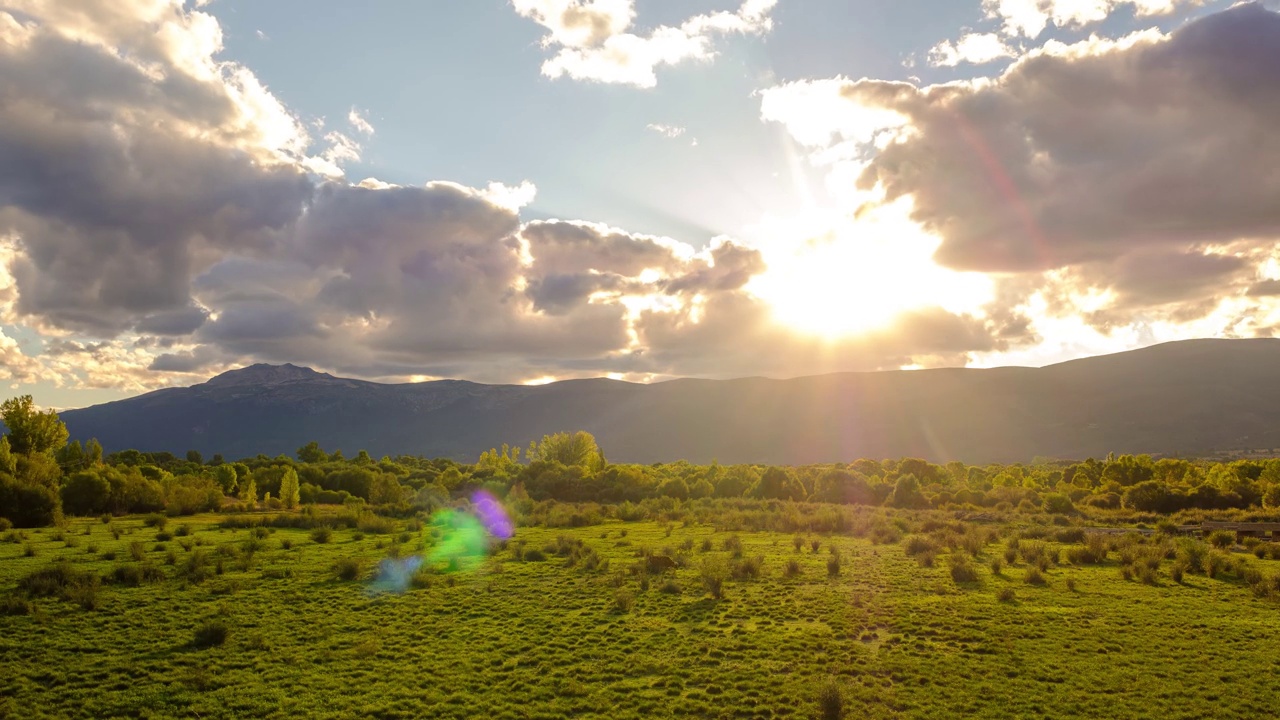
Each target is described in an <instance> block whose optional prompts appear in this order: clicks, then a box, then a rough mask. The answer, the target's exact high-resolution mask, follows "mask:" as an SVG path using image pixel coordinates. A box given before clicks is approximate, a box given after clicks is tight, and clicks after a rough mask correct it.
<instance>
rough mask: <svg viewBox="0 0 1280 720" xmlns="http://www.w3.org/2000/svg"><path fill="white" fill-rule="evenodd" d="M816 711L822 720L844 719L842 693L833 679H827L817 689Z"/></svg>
mask: <svg viewBox="0 0 1280 720" xmlns="http://www.w3.org/2000/svg"><path fill="white" fill-rule="evenodd" d="M818 710H819V711H820V712H821V713H822V720H840V718H842V717H844V692H843V691H842V690H841V689H840V683H838V682H836V679H835V678H828V679H827V680H826V682H824V683H822V685H821V686H820V687H819V688H818Z"/></svg>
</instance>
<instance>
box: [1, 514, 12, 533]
mask: <svg viewBox="0 0 1280 720" xmlns="http://www.w3.org/2000/svg"><path fill="white" fill-rule="evenodd" d="M12 529H13V523H12V522H10V520H9V518H7V517H0V532H8V531H10V530H12Z"/></svg>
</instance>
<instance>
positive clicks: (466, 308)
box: [0, 0, 1252, 391]
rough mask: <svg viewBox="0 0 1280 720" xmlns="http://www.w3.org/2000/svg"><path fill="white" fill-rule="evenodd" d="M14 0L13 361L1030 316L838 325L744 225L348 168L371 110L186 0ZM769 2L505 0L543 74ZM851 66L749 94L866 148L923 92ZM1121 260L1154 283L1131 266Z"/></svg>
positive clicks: (736, 21)
mask: <svg viewBox="0 0 1280 720" xmlns="http://www.w3.org/2000/svg"><path fill="white" fill-rule="evenodd" d="M14 4H16V5H17V12H18V13H20V17H21V18H22V19H21V21H19V20H18V17H19V15H16V14H11V13H9V12H0V40H2V41H0V264H2V265H3V270H2V271H0V321H2V322H3V323H4V324H6V325H9V324H13V325H17V326H19V328H20V330H21V331H22V332H24V333H28V334H29V335H36V336H38V337H40V338H41V342H40V343H39V345H41V346H42V347H40V348H34V347H31V346H29V345H28V344H27V343H25V342H24V343H19V342H18V341H17V340H16V339H14V337H15V335H16V336H17V337H27V336H29V335H18V334H17V333H8V334H4V335H0V363H3V365H4V368H5V370H4V371H3V372H4V373H7V375H4V377H6V379H17V380H19V381H21V382H29V381H30V379H32V378H39V379H45V380H52V381H54V382H57V383H61V384H65V385H69V386H70V385H78V386H83V387H89V386H92V387H110V388H115V389H120V390H129V391H136V390H141V389H149V388H154V387H158V386H163V385H167V384H174V383H187V382H190V381H191V380H192V379H193V378H195V377H198V376H199V375H200V374H203V373H210V372H216V371H218V370H220V369H224V368H226V367H229V366H231V365H233V364H238V363H242V362H247V361H291V362H295V363H300V364H307V365H313V366H318V367H321V368H324V369H326V370H331V371H337V372H342V373H344V374H351V375H358V376H364V377H385V378H395V377H400V378H407V377H411V376H429V377H449V376H455V377H456V376H462V377H467V378H470V379H475V380H482V381H518V380H523V379H527V378H530V377H539V376H555V377H563V376H574V375H602V374H605V373H618V374H622V375H625V376H628V377H668V376H673V375H688V374H698V375H708V376H720V377H723V376H729V375H741V374H760V373H769V374H776V375H795V374H804V373H807V372H821V371H828V370H849V369H863V370H870V369H878V368H885V367H897V366H899V365H902V364H921V365H929V364H938V363H946V362H958V361H963V360H964V359H965V358H968V357H970V356H971V355H972V354H974V353H983V352H990V351H993V350H998V349H1000V348H1002V347H1006V346H1008V345H1009V344H1011V343H1016V342H1020V341H1022V340H1023V339H1025V338H1026V337H1028V336H1029V333H1030V331H1029V330H1028V328H1027V324H1026V321H1025V317H1024V315H1023V314H1021V313H1019V312H1018V310H1017V308H1016V307H1012V306H1010V307H1003V308H995V307H993V308H990V309H983V310H981V311H977V310H974V311H964V310H958V309H956V308H948V309H943V308H918V307H917V308H911V309H909V310H907V311H905V312H904V313H902V314H901V317H900V318H899V322H897V323H894V324H892V325H889V326H885V327H882V328H878V329H876V330H874V331H873V332H870V333H868V334H866V335H864V336H861V337H856V338H844V339H839V340H830V339H824V338H821V337H818V336H816V335H806V334H802V333H797V332H796V331H795V330H794V329H793V328H792V327H789V326H788V325H786V324H785V323H783V322H781V321H780V320H779V318H778V316H777V313H776V312H775V308H773V307H772V306H771V305H770V304H769V303H768V302H766V301H765V300H763V299H761V298H760V297H759V296H757V295H756V294H755V290H754V289H753V288H754V284H755V281H756V280H758V279H759V278H760V277H762V276H764V275H766V274H767V273H769V272H770V269H769V265H768V262H767V260H766V258H767V257H768V255H767V254H766V253H765V252H763V251H762V249H761V248H760V247H754V246H748V245H746V244H744V243H742V242H739V241H735V240H733V239H730V238H718V239H716V240H714V241H713V242H712V243H711V245H710V246H709V247H707V248H706V249H703V250H697V249H695V248H694V247H692V246H690V245H687V244H685V243H682V242H679V241H676V240H673V239H670V238H664V237H657V236H652V235H645V234H640V233H634V232H630V231H627V230H626V229H623V228H616V227H611V226H608V225H604V224H600V223H593V222H587V221H583V220H574V219H566V220H531V219H529V218H527V217H523V216H522V212H523V208H524V207H525V206H527V205H528V204H529V203H530V202H531V201H532V199H533V198H534V196H535V193H536V187H535V186H534V185H533V184H532V183H529V182H521V183H519V184H514V185H507V184H503V183H498V182H495V183H490V184H488V185H486V186H484V187H470V186H467V185H462V184H458V183H453V182H446V181H437V182H430V183H426V184H423V185H420V186H403V185H395V184H391V183H387V182H383V181H380V180H378V179H376V178H367V179H365V180H361V181H360V182H358V183H354V184H353V182H352V181H351V180H350V179H348V178H347V177H346V176H345V173H344V171H343V166H344V164H350V163H352V162H355V161H356V160H357V159H358V158H359V155H360V152H361V147H360V142H359V140H364V139H365V138H367V137H368V136H369V135H370V134H371V133H372V131H373V129H372V126H371V125H369V124H368V121H367V120H366V119H365V117H364V115H363V114H361V113H360V112H359V111H357V110H355V109H354V108H353V109H352V111H351V112H350V113H349V114H348V117H347V122H348V125H350V128H349V132H342V131H339V130H332V129H331V130H329V131H328V132H326V133H325V134H324V135H323V136H322V137H320V138H318V139H317V138H313V137H312V136H311V135H310V134H309V131H311V132H316V133H319V132H323V131H322V130H321V129H320V128H317V127H315V126H311V127H308V126H306V125H304V124H303V123H301V122H299V121H298V120H297V118H295V117H294V116H293V114H292V113H290V112H289V111H288V109H287V108H285V107H284V106H283V105H282V104H281V103H280V102H279V101H278V100H277V99H276V98H275V97H274V96H272V95H271V93H270V92H268V91H267V90H266V89H265V88H264V87H263V86H262V84H261V83H260V82H258V80H257V79H256V78H255V77H254V76H253V74H252V73H251V72H250V71H249V70H248V69H247V68H244V67H242V66H240V65H237V64H235V63H231V62H227V61H224V60H220V59H219V58H218V54H219V52H220V49H221V30H220V28H219V27H218V24H217V22H216V21H215V20H214V19H213V18H212V16H209V15H207V14H205V13H202V12H201V11H200V10H199V9H198V8H199V6H198V5H197V6H195V7H192V6H190V5H189V4H186V5H184V4H183V3H181V2H179V1H178V0H122V2H118V3H110V4H105V3H104V4H93V3H85V4H81V3H36V2H34V1H27V2H23V1H19V2H16V3H11V5H14ZM773 6H774V2H772V0H764V1H761V0H752V1H749V2H747V3H744V4H742V5H741V6H740V7H739V8H738V9H737V10H736V11H735V12H720V13H711V14H705V15H698V16H696V17H693V18H691V19H689V20H687V21H686V22H684V23H682V24H681V25H680V26H678V27H660V28H657V29H655V30H653V31H652V32H651V33H648V34H646V35H645V36H644V37H641V36H639V35H636V34H632V33H631V29H632V27H633V24H634V22H635V14H634V6H633V4H632V3H631V2H629V1H627V2H622V1H615V2H607V1H605V0H597V2H586V3H584V2H567V1H564V2H549V1H548V2H520V3H518V4H517V9H518V10H520V11H521V12H522V14H525V15H526V16H529V17H532V18H534V19H535V20H537V21H538V22H539V23H542V24H543V25H544V26H545V27H546V28H547V29H548V39H547V42H548V46H549V47H552V48H553V49H554V50H555V52H556V55H555V56H554V57H553V58H552V59H551V60H550V61H549V63H550V65H549V67H550V68H551V72H549V74H553V75H554V74H555V73H556V72H563V73H567V74H570V75H572V76H574V77H582V78H590V79H596V80H608V79H614V80H618V81H621V82H628V83H631V84H636V85H642V86H643V85H646V84H649V85H651V84H652V82H654V79H653V72H654V69H655V68H656V67H658V66H659V65H663V64H673V63H676V62H680V61H684V60H691V59H705V58H707V57H710V56H711V55H712V53H713V52H714V40H715V39H717V38H720V37H722V36H725V35H729V34H742V33H756V32H764V31H766V30H767V29H768V27H769V14H770V12H771V10H772V8H773ZM6 7H9V6H6ZM1063 57H1065V55H1064V56H1063ZM557 63H559V64H557ZM573 63H579V64H578V65H573ZM571 65H572V67H573V68H574V69H573V70H572V71H571V70H570V69H569V68H570V66H571ZM556 68H561V70H559V71H557V70H556ZM544 69H545V68H544ZM848 85H849V83H848V81H845V80H843V79H837V80H834V81H823V82H814V83H805V84H797V85H793V86H790V88H789V89H788V90H785V91H784V90H779V91H776V92H775V91H771V92H770V93H768V94H766V95H765V97H764V100H765V102H766V103H772V105H771V106H770V107H771V108H772V110H771V112H772V113H773V114H774V115H775V116H776V119H777V120H779V121H780V122H784V123H787V125H788V127H790V128H791V130H792V132H793V133H796V134H797V135H798V136H800V137H802V138H803V139H802V142H805V143H806V144H807V145H810V146H811V147H813V148H815V149H817V150H819V151H828V150H831V147H830V146H831V145H837V146H849V147H854V148H856V147H860V146H861V145H863V144H869V145H871V146H876V147H879V145H878V143H881V142H882V141H883V140H884V139H886V138H896V137H897V135H896V133H899V132H906V131H907V129H908V128H916V127H917V126H918V125H919V124H920V121H919V112H920V108H921V107H927V103H924V102H923V101H922V100H921V99H920V98H921V97H922V92H923V91H920V90H918V89H916V88H914V87H913V86H873V85H872V84H867V85H865V86H864V87H863V88H862V89H861V90H858V91H857V92H858V93H861V95H857V96H856V97H855V95H849V94H847V93H846V88H847V86H848ZM955 92H957V93H959V92H960V90H959V89H957V90H956V91H955ZM867 98H875V99H876V101H877V102H878V103H879V106H878V107H871V106H870V104H869V103H868V102H867ZM854 100H857V102H854ZM891 105H892V106H893V107H889V106H891ZM899 105H900V106H901V107H899ZM828 111H830V115H829V116H828V117H820V118H812V117H809V116H808V114H809V113H815V112H816V113H827V112H828ZM806 123H807V124H806ZM885 126H888V128H889V129H888V130H887V131H886V130H885V129H884V128H885ZM661 127H662V128H663V129H662V130H659V132H664V133H666V134H669V133H671V132H674V131H675V129H674V128H670V127H667V126H661ZM909 139H910V138H902V139H900V140H895V142H899V141H901V142H903V143H905V142H906V141H907V140H909ZM895 147H896V145H895ZM888 150H889V149H888V148H884V152H885V153H886V154H887V153H888ZM841 152H843V151H841ZM836 155H840V153H836ZM854 155H856V153H855V154H854ZM854 155H847V154H846V155H840V156H841V157H844V158H845V160H846V161H847V160H848V159H849V158H850V157H854ZM858 162H860V163H862V164H863V165H866V168H867V171H868V172H870V171H871V169H872V168H873V167H874V169H875V170H876V171H877V172H878V171H880V170H881V168H879V167H875V166H874V162H873V161H872V159H870V158H861V157H859V158H858ZM876 162H878V161H876ZM920 207H923V206H918V207H917V210H919V208H920ZM946 242H950V241H949V240H947V241H944V246H945V244H946ZM1202 254H1205V253H1202ZM1169 262H1171V263H1172V262H1175V261H1172V260H1170V261H1169ZM1191 262H1194V261H1191ZM1210 262H1211V261H1210ZM1118 267H1121V269H1123V266H1118ZM1202 272H1203V274H1204V275H1205V276H1206V277H1209V276H1211V275H1212V274H1213V273H1211V272H1210V270H1208V269H1203V270H1202ZM1246 275H1247V273H1246ZM1219 277H1230V278H1232V282H1235V280H1234V278H1235V277H1236V275H1234V274H1229V273H1224V274H1220V275H1219ZM1250 277H1251V278H1252V276H1250ZM1114 282H1115V283H1116V284H1118V285H1119V284H1123V283H1125V282H1127V283H1128V286H1131V287H1132V288H1133V294H1134V295H1135V296H1137V295H1140V294H1145V295H1150V296H1158V295H1159V293H1160V288H1158V287H1155V285H1154V284H1153V283H1151V282H1150V281H1149V280H1146V279H1144V277H1143V276H1142V275H1141V272H1140V269H1138V270H1134V271H1133V272H1131V273H1129V274H1128V275H1125V274H1123V273H1121V274H1118V275H1116V279H1115V281H1114ZM1207 282H1208V280H1206V283H1207ZM1241 292H1242V293H1243V292H1244V288H1243V287H1242V289H1241ZM1010 302H1013V301H1010ZM31 345H32V346H33V345H35V343H32V344H31Z"/></svg>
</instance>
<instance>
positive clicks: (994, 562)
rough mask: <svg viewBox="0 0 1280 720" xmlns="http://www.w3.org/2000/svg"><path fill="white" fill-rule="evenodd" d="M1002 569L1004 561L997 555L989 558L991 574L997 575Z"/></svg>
mask: <svg viewBox="0 0 1280 720" xmlns="http://www.w3.org/2000/svg"><path fill="white" fill-rule="evenodd" d="M1003 570H1004V562H1003V561H1001V560H1000V558H998V557H993V558H991V574H992V575H999V574H1000V573H1001V572H1002V571H1003Z"/></svg>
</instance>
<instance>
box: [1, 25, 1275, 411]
mask: <svg viewBox="0 0 1280 720" xmlns="http://www.w3.org/2000/svg"><path fill="white" fill-rule="evenodd" d="M1278 126H1280V8H1278V7H1277V3H1275V2H1260V3H1238V4H1233V3H1229V2H1212V1H1209V0H1129V1H1125V0H972V1H971V2H970V1H960V0H945V1H944V0H928V1H926V0H895V1H894V2H885V1H881V2H869V1H858V0H853V1H851V0H803V2H802V1H801V0H467V1H466V2H443V1H441V0H377V1H370V2H363V3H352V2H338V1H337V0H273V1H272V2H261V0H187V1H186V2H182V1H181V0H109V1H108V0H101V1H90V0H0V382H3V383H7V384H8V386H9V387H8V393H9V394H11V395H16V394H26V393H30V394H32V395H34V396H35V399H36V402H37V403H38V404H41V405H43V406H47V407H54V408H71V407H82V406H86V405H91V404H96V403H100V402H105V401H109V400H113V399H118V398H121V397H126V396H130V395H135V394H138V393H142V392H147V391H150V390H154V389H157V388H162V387H166V386H173V385H190V384H194V383H198V382H202V381H204V380H205V379H207V378H209V377H210V376H212V375H215V374H217V373H220V372H224V371H226V370H229V369H233V368H236V367H240V366H244V365H248V364H251V363H255V362H269V363H283V362H291V363H294V364H298V365H306V366H310V367H314V368H316V369H318V370H322V371H327V372H331V373H334V374H337V375H343V376H349V377H360V378H367V379H374V380H382V381H388V382H421V381H426V380H432V379H439V378H461V379H468V380H474V381H478V382H498V383H543V382H550V381H554V380H557V379H565V378H574V377H600V376H607V377H612V378H616V379H622V380H629V381H636V382H651V381H660V380H664V379H669V378H674V377H687V376H694V377H739V376H769V377H795V376H800V375H808V374H817V373H826V372H837V371H870V370H886V369H899V368H928V367H944V366H971V367H990V366H997V365H1036V366H1039V365H1044V364H1048V363H1052V362H1058V361H1062V360H1066V359H1071V358H1075V357H1081V356H1087V355H1096V354H1101V353H1107V352H1117V351H1122V350H1127V349H1132V348H1137V347H1142V346H1146V345H1150V344H1154V343H1158V342H1165V341H1170V340H1178V339H1186V338H1194V337H1271V336H1274V335H1275V334H1276V331H1277V328H1280V300H1278V298H1280V249H1278V248H1280V246H1278V245H1277V240H1278V239H1280V202H1276V199H1277V198H1280V172H1277V170H1276V168H1278V167H1280V134H1278V133H1276V132H1275V131H1274V128H1276V127H1278Z"/></svg>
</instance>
